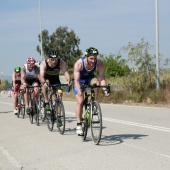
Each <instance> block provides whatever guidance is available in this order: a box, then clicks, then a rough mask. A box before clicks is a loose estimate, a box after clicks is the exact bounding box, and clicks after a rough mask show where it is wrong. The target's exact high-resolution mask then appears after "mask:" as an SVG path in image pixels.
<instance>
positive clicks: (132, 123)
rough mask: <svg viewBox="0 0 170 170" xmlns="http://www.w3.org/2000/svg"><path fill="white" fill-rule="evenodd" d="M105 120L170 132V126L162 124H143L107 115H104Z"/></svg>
mask: <svg viewBox="0 0 170 170" xmlns="http://www.w3.org/2000/svg"><path fill="white" fill-rule="evenodd" d="M103 120H106V121H109V122H115V123H121V124H126V125H131V126H137V127H143V128H148V129H155V130H160V131H164V132H170V128H166V127H161V126H153V125H148V124H141V123H135V122H129V121H124V120H118V119H111V118H106V117H103Z"/></svg>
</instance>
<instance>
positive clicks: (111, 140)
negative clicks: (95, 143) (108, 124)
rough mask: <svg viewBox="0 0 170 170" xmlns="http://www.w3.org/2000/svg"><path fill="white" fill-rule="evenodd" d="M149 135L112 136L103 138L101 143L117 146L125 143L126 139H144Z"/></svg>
mask: <svg viewBox="0 0 170 170" xmlns="http://www.w3.org/2000/svg"><path fill="white" fill-rule="evenodd" d="M146 136H148V135H142V134H120V135H110V136H102V138H101V143H102V142H104V143H110V144H111V145H117V144H121V143H123V142H124V140H126V139H134V140H136V139H139V140H140V139H143V138H144V137H146Z"/></svg>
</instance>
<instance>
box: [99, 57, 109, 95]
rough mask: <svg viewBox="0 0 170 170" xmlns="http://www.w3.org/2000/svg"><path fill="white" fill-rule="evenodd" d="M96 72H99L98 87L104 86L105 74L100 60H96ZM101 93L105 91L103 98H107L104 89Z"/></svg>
mask: <svg viewBox="0 0 170 170" xmlns="http://www.w3.org/2000/svg"><path fill="white" fill-rule="evenodd" d="M97 70H98V71H99V79H100V85H101V86H106V79H105V74H104V64H103V63H102V62H101V61H100V60H98V63H97ZM103 91H104V92H105V91H106V92H105V96H109V94H108V93H107V90H106V88H103Z"/></svg>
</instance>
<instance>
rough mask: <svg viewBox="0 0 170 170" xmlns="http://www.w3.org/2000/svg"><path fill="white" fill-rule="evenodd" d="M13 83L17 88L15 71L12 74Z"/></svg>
mask: <svg viewBox="0 0 170 170" xmlns="http://www.w3.org/2000/svg"><path fill="white" fill-rule="evenodd" d="M12 85H13V87H14V88H15V72H14V73H13V74H12Z"/></svg>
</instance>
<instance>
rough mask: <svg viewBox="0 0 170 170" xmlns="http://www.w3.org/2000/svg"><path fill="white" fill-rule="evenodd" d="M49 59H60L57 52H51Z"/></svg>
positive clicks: (49, 52)
mask: <svg viewBox="0 0 170 170" xmlns="http://www.w3.org/2000/svg"><path fill="white" fill-rule="evenodd" d="M48 57H49V58H58V52H57V51H56V50H49V51H48Z"/></svg>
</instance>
